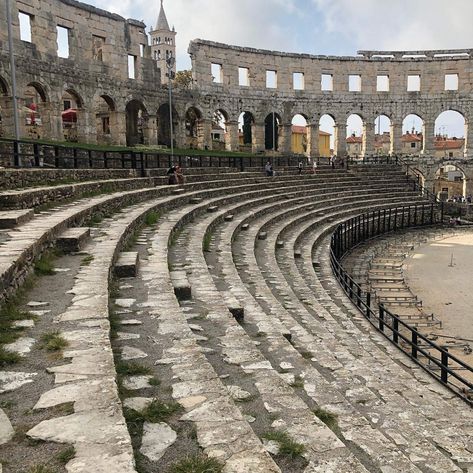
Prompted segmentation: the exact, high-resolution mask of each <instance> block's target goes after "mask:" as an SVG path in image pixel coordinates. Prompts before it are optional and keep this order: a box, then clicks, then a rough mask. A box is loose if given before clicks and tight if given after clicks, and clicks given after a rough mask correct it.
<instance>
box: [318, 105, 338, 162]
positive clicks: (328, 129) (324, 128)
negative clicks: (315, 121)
mask: <svg viewBox="0 0 473 473" xmlns="http://www.w3.org/2000/svg"><path fill="white" fill-rule="evenodd" d="M334 149H335V119H334V118H333V117H332V115H328V114H324V115H322V116H321V117H320V120H319V155H320V157H322V158H329V157H330V156H331V155H332V154H333V153H334Z"/></svg>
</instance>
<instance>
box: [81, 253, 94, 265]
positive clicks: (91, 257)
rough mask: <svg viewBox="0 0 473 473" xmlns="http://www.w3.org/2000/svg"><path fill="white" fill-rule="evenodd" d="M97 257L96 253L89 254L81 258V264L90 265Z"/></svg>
mask: <svg viewBox="0 0 473 473" xmlns="http://www.w3.org/2000/svg"><path fill="white" fill-rule="evenodd" d="M94 259H95V257H94V255H87V256H84V257H83V258H82V259H81V260H80V265H81V266H89V265H90V263H92V261H94Z"/></svg>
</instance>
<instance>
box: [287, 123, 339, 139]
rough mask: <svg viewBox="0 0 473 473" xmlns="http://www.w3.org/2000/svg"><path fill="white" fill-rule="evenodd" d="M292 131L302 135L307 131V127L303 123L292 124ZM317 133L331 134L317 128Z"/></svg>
mask: <svg viewBox="0 0 473 473" xmlns="http://www.w3.org/2000/svg"><path fill="white" fill-rule="evenodd" d="M292 132H293V133H296V134H301V135H303V134H304V133H307V127H306V126H303V125H292ZM319 135H322V136H331V135H330V133H327V132H326V131H322V130H319Z"/></svg>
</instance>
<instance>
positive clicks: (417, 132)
mask: <svg viewBox="0 0 473 473" xmlns="http://www.w3.org/2000/svg"><path fill="white" fill-rule="evenodd" d="M423 129H424V121H423V120H422V118H421V117H420V116H419V115H416V114H414V113H411V114H409V115H407V116H406V117H405V118H404V120H403V122H402V138H401V141H402V146H401V150H402V151H401V152H402V154H420V153H421V152H422V151H423V149H424V143H425V139H424V132H423Z"/></svg>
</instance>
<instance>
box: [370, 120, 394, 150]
mask: <svg viewBox="0 0 473 473" xmlns="http://www.w3.org/2000/svg"><path fill="white" fill-rule="evenodd" d="M392 149H393V122H392V120H391V118H390V117H389V116H388V115H387V114H386V113H377V115H376V118H375V119H374V152H375V154H377V155H388V154H390V153H391V150H392Z"/></svg>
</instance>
